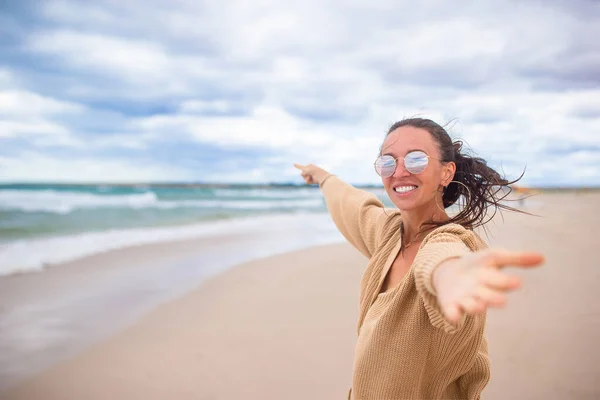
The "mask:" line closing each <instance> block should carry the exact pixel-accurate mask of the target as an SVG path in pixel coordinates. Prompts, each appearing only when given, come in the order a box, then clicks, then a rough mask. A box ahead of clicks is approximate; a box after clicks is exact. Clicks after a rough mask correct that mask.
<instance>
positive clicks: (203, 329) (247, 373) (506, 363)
mask: <svg viewBox="0 0 600 400" xmlns="http://www.w3.org/2000/svg"><path fill="white" fill-rule="evenodd" d="M597 204H600V194H599V193H597V192H589V193H587V192H581V193H576V192H564V193H548V194H543V195H539V196H536V197H534V198H531V199H528V200H527V202H526V209H528V210H530V211H531V212H533V213H536V214H538V215H540V216H539V217H535V216H527V215H520V214H514V213H504V214H503V215H504V218H500V217H497V218H495V219H494V221H493V222H492V223H491V224H490V225H489V234H490V235H489V237H487V238H486V237H485V235H484V238H486V240H487V241H488V243H489V244H490V246H493V247H505V248H509V249H515V250H520V249H521V250H525V249H527V250H535V251H541V252H542V253H544V254H545V255H546V257H547V263H546V264H545V265H544V266H543V267H542V268H539V269H536V270H533V271H528V272H526V273H523V272H520V271H517V272H516V273H518V274H519V275H522V276H523V278H524V284H523V289H522V290H520V291H519V292H516V293H514V294H513V295H512V296H511V297H510V299H509V303H508V306H507V308H506V309H503V310H491V311H490V312H489V313H488V326H487V336H488V340H489V344H490V356H491V360H492V380H491V382H490V384H489V385H488V387H487V388H486V389H485V390H484V392H483V398H484V399H596V398H599V397H600V366H598V364H597V362H596V360H597V355H598V348H600V303H598V301H597V291H598V289H599V288H600V268H598V261H597V257H596V254H595V252H594V250H596V248H597V246H598V243H599V242H598V238H597V236H596V235H595V234H594V233H593V232H594V230H593V229H594V228H596V227H597V226H598V224H599V223H600V217H599V215H598V212H597ZM203 240H204V239H203ZM230 240H236V239H235V238H231V239H230ZM219 243H220V242H219ZM215 245H217V244H216V243H210V242H207V241H204V242H199V243H197V245H195V244H194V243H193V242H189V241H188V242H186V243H185V244H181V243H179V244H176V243H171V244H165V245H155V246H151V247H152V248H153V249H155V251H148V247H140V248H134V249H129V250H122V251H120V252H109V253H106V254H102V255H98V256H95V257H94V258H88V259H81V260H78V261H74V262H72V263H70V264H69V265H63V266H57V267H53V268H51V269H50V270H48V271H46V272H44V273H42V274H39V275H37V276H35V275H22V276H14V277H8V278H0V289H2V291H0V293H2V294H1V295H0V301H1V303H0V305H1V306H2V308H3V309H5V308H8V307H9V306H10V307H13V306H15V305H18V304H20V303H22V302H25V301H28V300H29V299H31V298H35V297H36V296H42V295H43V293H46V295H49V296H53V295H54V294H55V293H60V292H61V291H62V290H63V289H64V288H61V285H78V284H80V282H81V280H84V279H92V278H93V277H94V274H93V270H94V269H98V268H102V267H103V266H107V265H109V266H110V268H112V269H114V270H117V271H118V270H120V269H122V268H126V267H125V266H124V265H126V264H132V263H133V264H142V261H143V260H147V259H148V257H153V258H154V260H155V262H156V263H161V264H165V263H167V264H168V263H173V262H174V261H173V260H176V259H177V258H178V257H179V256H180V255H181V254H192V253H193V252H194V251H199V250H198V249H200V248H202V247H203V246H204V247H207V246H208V247H209V248H210V247H211V246H215ZM157 246H158V247H157ZM366 263H367V260H366V259H365V258H364V257H363V256H362V255H361V254H360V253H358V252H357V251H356V250H354V249H353V248H351V247H350V246H349V245H348V244H346V243H342V244H331V245H324V246H316V247H311V248H309V249H303V250H296V251H292V252H287V253H285V254H279V255H275V256H271V257H266V258H260V259H258V260H255V261H251V262H247V263H243V264H240V265H237V266H236V267H234V268H231V269H228V270H227V271H225V272H221V273H218V274H217V273H216V274H214V275H212V276H211V277H209V278H207V279H206V280H205V281H204V282H203V283H202V284H201V285H199V286H197V287H194V288H186V290H185V291H184V293H181V294H179V295H178V296H176V297H175V298H169V299H163V300H162V301H161V302H160V304H158V305H155V306H153V307H152V308H151V309H144V310H142V311H140V316H139V317H138V318H136V319H135V321H134V323H129V324H124V325H123V328H122V329H119V331H118V332H115V333H111V334H110V335H108V337H105V338H101V340H98V341H96V342H93V343H85V345H81V346H80V347H81V348H77V350H76V351H75V350H73V351H72V354H69V355H68V356H66V357H65V359H63V360H62V361H60V362H58V363H55V364H54V365H51V366H49V367H48V368H43V370H42V371H41V372H39V373H35V374H33V376H30V377H28V378H27V379H24V380H22V381H21V382H20V383H19V384H17V385H14V386H12V387H11V388H10V389H8V390H6V391H4V392H3V393H1V394H0V398H2V399H11V400H12V399H28V400H29V399H48V400H50V399H90V400H93V399H215V400H217V399H261V400H262V399H276V400H279V399H286V400H287V399H290V400H294V399H314V400H318V399H336V398H337V399H345V398H346V395H347V391H348V388H349V386H350V383H351V374H352V359H353V348H354V342H355V338H356V315H357V305H358V286H359V281H360V277H361V274H362V271H363V269H364V267H365V266H366ZM78 276H79V277H78ZM9 287H11V288H13V290H12V292H10V293H9V292H7V288H9ZM14 288H16V289H14ZM53 291H54V292H53ZM7 293H8V294H7ZM127 304H128V303H127V299H126V298H123V299H119V301H118V302H116V304H113V305H112V306H111V307H113V308H115V307H127ZM93 310H94V309H89V310H88V311H89V312H92V311H93ZM103 310H104V311H103V314H102V315H103V318H106V320H107V321H109V320H110V308H108V309H106V308H105V309H103ZM84 311H85V309H84ZM99 325H101V324H99ZM73 341H74V342H79V341H80V339H78V338H73ZM75 347H77V346H75ZM40 351H43V349H41V350H40Z"/></svg>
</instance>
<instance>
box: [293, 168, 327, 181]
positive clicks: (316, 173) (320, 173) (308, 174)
mask: <svg viewBox="0 0 600 400" xmlns="http://www.w3.org/2000/svg"><path fill="white" fill-rule="evenodd" d="M294 167H296V168H298V169H299V170H300V171H302V173H301V175H302V177H303V178H304V182H306V183H307V184H309V185H314V184H317V185H320V184H321V182H323V179H325V178H326V177H327V176H329V175H330V174H329V172H327V171H325V170H324V169H323V168H319V167H317V166H316V165H312V164H308V165H300V164H294Z"/></svg>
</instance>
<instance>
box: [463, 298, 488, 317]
mask: <svg viewBox="0 0 600 400" xmlns="http://www.w3.org/2000/svg"><path fill="white" fill-rule="evenodd" d="M458 304H459V305H460V307H461V308H462V309H463V310H464V311H465V312H466V313H469V314H478V313H481V312H484V311H485V309H486V304H485V303H484V302H482V301H481V300H479V299H477V298H475V297H465V298H463V299H462V300H461V301H459V302H458Z"/></svg>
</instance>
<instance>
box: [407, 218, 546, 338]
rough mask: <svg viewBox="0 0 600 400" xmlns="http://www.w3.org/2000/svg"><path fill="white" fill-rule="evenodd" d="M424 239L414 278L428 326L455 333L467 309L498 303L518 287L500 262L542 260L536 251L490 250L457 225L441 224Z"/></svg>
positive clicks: (479, 309)
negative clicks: (433, 232)
mask: <svg viewBox="0 0 600 400" xmlns="http://www.w3.org/2000/svg"><path fill="white" fill-rule="evenodd" d="M444 228H446V229H443V230H441V231H440V232H439V233H436V234H432V235H431V236H430V237H429V238H428V239H427V241H424V243H423V244H422V247H421V249H419V253H418V254H417V257H416V258H415V261H414V263H415V265H414V271H415V282H416V286H417V290H418V292H419V294H420V295H421V297H422V298H423V302H424V304H425V308H426V310H427V314H428V315H429V319H430V321H431V323H432V325H434V326H436V327H438V328H442V329H444V330H445V331H446V332H448V333H454V332H456V331H458V330H460V329H461V327H462V326H463V325H464V322H465V318H466V316H467V315H468V314H471V315H478V314H483V313H484V312H485V311H486V310H487V308H488V307H502V306H503V305H504V304H505V303H506V293H507V292H509V291H512V290H515V289H517V288H519V287H520V286H521V281H520V279H519V278H518V277H517V276H513V275H509V274H506V273H505V272H504V271H502V270H501V268H502V267H505V266H516V267H533V266H537V265H540V264H541V263H542V262H543V260H544V259H543V256H542V255H541V254H539V253H524V252H510V251H505V250H490V249H485V248H483V249H482V247H481V241H480V240H479V239H478V237H477V236H476V235H475V234H474V233H473V232H472V231H469V230H466V229H465V228H463V227H461V226H459V225H449V226H447V227H444Z"/></svg>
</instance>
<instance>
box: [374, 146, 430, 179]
mask: <svg viewBox="0 0 600 400" xmlns="http://www.w3.org/2000/svg"><path fill="white" fill-rule="evenodd" d="M416 152H421V153H423V154H425V157H427V165H425V168H423V171H421V172H417V173H416V174H415V173H412V172H410V171H409V170H408V168H406V163H405V162H406V156H407V155H409V154H410V153H416ZM410 153H408V154H406V156H404V157H396V158H394V157H392V156H391V155H389V154H382V155H380V156H378V157H377V158H376V159H375V161H374V162H373V168H375V172H376V173H377V175H379V176H380V177H382V178H389V177H390V176H393V175H394V174H395V173H396V168H398V160H399V159H402V165H404V169H406V170H407V171H408V172H409V173H410V174H411V175H419V174H422V173H423V172H425V170H426V169H427V167H428V166H429V159H430V158H431V159H434V160H438V161H440V159H439V158H435V157H432V156H430V155H429V154H427V153H425V152H424V151H422V150H415V151H411V152H410ZM383 156H388V157H392V159H393V160H394V171H393V172H392V173H391V174H390V175H388V176H383V175H381V174H380V173H379V172H377V160H379V158H380V157H383Z"/></svg>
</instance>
